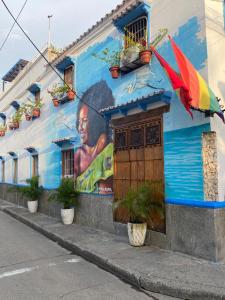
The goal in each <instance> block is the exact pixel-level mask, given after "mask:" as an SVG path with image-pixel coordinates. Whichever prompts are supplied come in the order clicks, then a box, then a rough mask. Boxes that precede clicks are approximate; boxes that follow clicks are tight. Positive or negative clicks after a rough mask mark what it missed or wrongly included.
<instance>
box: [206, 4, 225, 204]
mask: <svg viewBox="0 0 225 300" xmlns="http://www.w3.org/2000/svg"><path fill="white" fill-rule="evenodd" d="M223 2H224V1H212V0H205V14H206V38H207V52H208V77H209V85H210V87H211V89H212V90H213V91H214V93H215V94H216V96H218V97H219V98H221V101H220V104H221V105H223V106H224V107H225V56H224V53H225V34H224V33H225V32H224V20H225V19H224V3H223ZM211 127H212V131H216V133H217V159H218V190H219V194H218V199H217V200H218V201H224V200H225V130H224V124H223V123H222V122H221V120H220V119H219V118H218V117H216V116H215V117H214V118H211Z"/></svg>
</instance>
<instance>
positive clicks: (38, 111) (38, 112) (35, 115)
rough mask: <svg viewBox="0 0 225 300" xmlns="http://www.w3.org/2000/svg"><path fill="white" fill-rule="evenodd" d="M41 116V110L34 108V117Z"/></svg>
mask: <svg viewBox="0 0 225 300" xmlns="http://www.w3.org/2000/svg"><path fill="white" fill-rule="evenodd" d="M40 115H41V111H40V109H39V108H34V109H33V117H35V118H38V117H40Z"/></svg>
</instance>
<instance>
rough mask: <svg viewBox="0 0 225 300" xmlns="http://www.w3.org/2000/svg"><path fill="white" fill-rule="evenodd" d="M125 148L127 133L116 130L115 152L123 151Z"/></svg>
mask: <svg viewBox="0 0 225 300" xmlns="http://www.w3.org/2000/svg"><path fill="white" fill-rule="evenodd" d="M126 147H127V132H126V131H124V130H117V131H116V133H115V148H116V150H120V149H125V148H126Z"/></svg>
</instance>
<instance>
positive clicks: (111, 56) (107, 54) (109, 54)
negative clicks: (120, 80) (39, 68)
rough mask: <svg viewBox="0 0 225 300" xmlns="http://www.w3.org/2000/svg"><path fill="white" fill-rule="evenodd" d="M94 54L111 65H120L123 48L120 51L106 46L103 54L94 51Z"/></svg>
mask: <svg viewBox="0 0 225 300" xmlns="http://www.w3.org/2000/svg"><path fill="white" fill-rule="evenodd" d="M92 56H93V57H95V58H97V59H99V60H101V61H104V62H105V63H107V64H108V66H109V67H113V66H119V65H120V59H121V49H119V50H118V51H114V50H110V49H109V48H105V49H104V50H103V51H102V52H101V54H100V55H99V54H97V53H92Z"/></svg>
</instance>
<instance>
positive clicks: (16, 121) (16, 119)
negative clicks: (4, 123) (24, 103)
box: [9, 108, 23, 130]
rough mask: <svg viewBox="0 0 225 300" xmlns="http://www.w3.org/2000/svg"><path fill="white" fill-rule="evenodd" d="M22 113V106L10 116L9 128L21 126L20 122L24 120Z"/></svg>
mask: <svg viewBox="0 0 225 300" xmlns="http://www.w3.org/2000/svg"><path fill="white" fill-rule="evenodd" d="M22 115H23V112H22V109H21V108H20V109H18V110H17V111H16V113H15V114H14V115H13V116H12V117H11V118H10V121H9V129H10V130H13V129H18V128H19V127H20V122H21V120H22Z"/></svg>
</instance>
